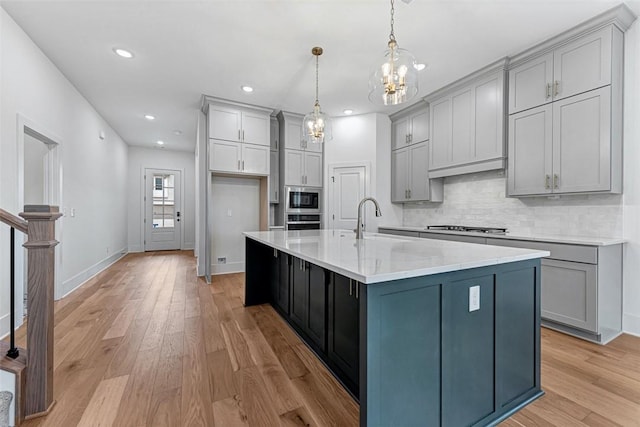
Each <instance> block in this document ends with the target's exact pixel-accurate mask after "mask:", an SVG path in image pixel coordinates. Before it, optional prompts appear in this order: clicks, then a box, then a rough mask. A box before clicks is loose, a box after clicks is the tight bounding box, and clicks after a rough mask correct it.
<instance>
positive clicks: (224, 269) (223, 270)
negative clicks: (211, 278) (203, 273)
mask: <svg viewBox="0 0 640 427" xmlns="http://www.w3.org/2000/svg"><path fill="white" fill-rule="evenodd" d="M229 273H244V262H229V263H227V264H211V274H213V275H216V274H229Z"/></svg>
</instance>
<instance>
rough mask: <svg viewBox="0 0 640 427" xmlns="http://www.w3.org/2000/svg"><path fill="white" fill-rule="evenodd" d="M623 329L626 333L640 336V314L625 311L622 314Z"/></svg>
mask: <svg viewBox="0 0 640 427" xmlns="http://www.w3.org/2000/svg"><path fill="white" fill-rule="evenodd" d="M622 330H623V331H624V332H625V333H626V334H631V335H635V336H637V337H640V316H636V315H634V314H627V313H625V314H624V315H623V316H622Z"/></svg>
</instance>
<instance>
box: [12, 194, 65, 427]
mask: <svg viewBox="0 0 640 427" xmlns="http://www.w3.org/2000/svg"><path fill="white" fill-rule="evenodd" d="M20 216H21V217H22V218H18V217H16V216H15V215H12V214H10V213H9V212H7V211H5V210H2V209H0V222H4V223H5V224H7V225H9V226H10V227H12V229H15V230H18V231H21V232H23V233H25V234H26V235H27V241H26V242H25V243H24V244H23V245H22V246H24V247H25V248H26V249H27V252H28V257H27V258H28V259H27V305H28V307H29V322H28V325H27V349H26V353H27V355H26V356H27V357H26V359H27V375H26V386H25V395H24V398H25V402H24V404H25V415H26V418H27V419H30V418H34V417H38V416H42V415H46V414H48V413H49V411H50V410H51V407H52V406H53V404H54V403H55V402H54V400H53V326H54V322H53V293H54V277H55V246H56V245H57V244H58V241H57V240H55V222H56V220H57V219H58V218H60V217H61V216H62V214H61V213H59V210H58V207H57V206H47V205H27V206H25V207H24V212H22V213H21V214H20ZM11 242H12V243H11V268H10V270H11V273H10V274H11V282H12V283H11V293H12V295H11V334H12V336H11V344H10V347H11V348H10V350H9V351H10V352H12V350H15V352H18V349H17V347H16V346H15V342H14V340H15V337H14V335H13V334H14V329H15V323H14V322H15V318H14V317H15V294H14V293H15V283H13V282H14V279H15V278H14V276H15V267H14V264H15V231H14V230H12V234H11ZM12 354H15V353H13V352H12ZM10 357H11V356H10Z"/></svg>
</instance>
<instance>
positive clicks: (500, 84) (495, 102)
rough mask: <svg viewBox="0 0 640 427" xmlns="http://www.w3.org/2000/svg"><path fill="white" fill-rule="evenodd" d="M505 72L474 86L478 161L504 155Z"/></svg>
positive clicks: (476, 153)
mask: <svg viewBox="0 0 640 427" xmlns="http://www.w3.org/2000/svg"><path fill="white" fill-rule="evenodd" d="M503 88H504V73H503V72H502V71H500V72H498V73H496V74H494V75H492V76H491V77H489V78H486V79H484V80H481V81H479V82H477V83H476V84H475V86H474V102H475V106H474V109H473V111H474V113H475V137H474V142H475V144H474V149H475V152H474V159H475V160H476V161H480V160H489V159H495V158H500V157H504V154H505V153H504V101H503Z"/></svg>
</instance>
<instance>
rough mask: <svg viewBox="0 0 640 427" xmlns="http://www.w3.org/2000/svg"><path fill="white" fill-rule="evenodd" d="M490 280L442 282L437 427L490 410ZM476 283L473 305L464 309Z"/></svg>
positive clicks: (460, 422)
mask: <svg viewBox="0 0 640 427" xmlns="http://www.w3.org/2000/svg"><path fill="white" fill-rule="evenodd" d="M493 282H494V278H493V275H489V276H481V277H476V278H473V279H467V280H461V281H455V282H450V283H444V284H443V285H442V359H441V360H442V424H441V425H442V426H451V427H454V426H469V425H473V424H475V423H476V422H478V421H480V420H481V419H482V418H484V417H485V416H487V415H489V414H491V413H492V412H493V411H494V393H491V392H488V391H489V390H495V384H494V317H493V316H494V299H493V294H494V288H493ZM476 286H477V287H478V288H479V309H477V310H474V311H470V310H471V307H470V301H471V298H470V292H471V288H472V287H476ZM469 349H472V350H471V351H469Z"/></svg>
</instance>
